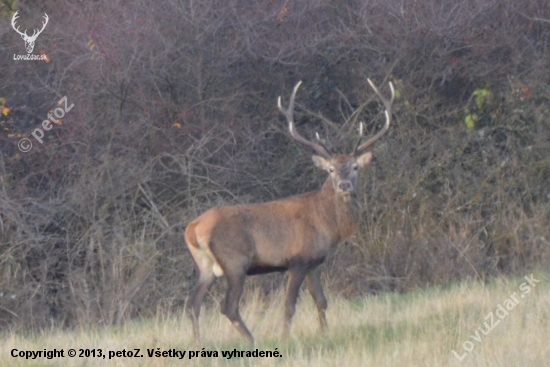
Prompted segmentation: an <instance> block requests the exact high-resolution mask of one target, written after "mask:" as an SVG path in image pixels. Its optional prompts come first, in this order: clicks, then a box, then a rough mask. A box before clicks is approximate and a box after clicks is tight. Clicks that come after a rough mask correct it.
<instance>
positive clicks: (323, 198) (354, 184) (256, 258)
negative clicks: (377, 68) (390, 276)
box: [185, 79, 395, 344]
mask: <svg viewBox="0 0 550 367" xmlns="http://www.w3.org/2000/svg"><path fill="white" fill-rule="evenodd" d="M301 83H302V82H301V81H300V82H298V83H297V84H296V86H295V87H294V89H293V91H292V94H291V96H290V101H289V105H288V108H287V109H284V108H283V106H282V103H281V97H280V96H279V98H278V102H277V106H278V108H279V110H280V111H281V112H282V114H283V115H284V116H285V117H286V120H287V122H288V129H289V131H290V136H291V137H292V138H293V139H294V140H295V141H296V142H298V143H300V144H302V145H303V146H305V147H306V148H309V149H311V150H313V152H314V154H313V156H312V159H313V163H314V165H315V166H317V167H318V168H320V169H323V170H325V171H327V172H328V177H327V179H326V181H325V183H324V184H323V185H322V187H321V188H320V189H319V190H317V191H313V192H308V193H305V194H300V195H296V196H291V197H288V198H284V199H280V200H276V201H271V202H265V203H255V204H240V205H233V206H216V207H213V208H211V209H209V210H207V211H206V212H204V213H203V214H202V215H200V216H199V217H197V218H196V219H195V220H193V221H191V222H190V223H189V224H188V226H187V228H186V230H185V241H186V244H187V247H188V248H189V251H190V252H191V255H192V257H193V260H194V262H195V267H196V270H197V272H198V280H197V283H196V285H195V287H194V289H193V290H192V291H191V293H190V297H189V302H190V305H189V310H190V314H191V315H190V316H191V320H192V325H193V334H194V340H195V343H196V344H199V343H200V333H199V316H200V311H201V305H202V303H203V300H204V298H205V296H206V294H207V293H208V291H209V289H210V287H211V286H212V284H213V283H214V281H215V280H216V278H219V277H222V276H225V278H226V283H227V284H226V286H227V288H226V293H225V299H224V300H223V302H222V303H221V307H220V308H221V313H222V314H223V315H225V316H226V317H227V318H228V319H229V321H230V322H231V323H232V325H233V326H234V327H235V328H236V329H237V331H238V332H239V333H240V334H241V335H242V336H243V337H244V338H245V339H246V340H247V341H248V342H250V343H251V344H254V337H253V336H252V334H251V333H250V331H249V330H248V328H247V327H246V325H245V323H244V321H243V320H242V318H241V315H240V313H239V301H240V299H241V296H242V293H243V289H244V284H245V278H246V276H248V275H254V274H265V273H270V272H284V271H287V272H288V282H287V285H286V290H285V301H284V325H283V337H285V336H288V335H289V333H290V328H291V321H292V317H293V316H294V313H295V310H296V301H297V298H298V294H299V291H300V288H301V285H302V283H303V282H304V280H305V283H306V286H307V289H308V291H309V293H310V294H311V296H312V298H313V300H314V303H315V305H316V308H317V312H318V318H319V322H320V328H321V330H325V329H326V328H327V320H326V310H327V306H328V304H327V298H326V297H325V294H324V291H323V286H322V283H321V276H320V267H319V265H320V264H321V263H323V262H324V260H325V258H326V257H327V255H328V254H329V252H330V250H331V249H332V248H334V247H335V246H337V245H338V244H340V243H343V242H344V241H345V240H347V239H348V238H349V237H351V236H352V235H353V234H354V233H355V232H356V230H357V228H358V225H359V219H360V215H361V213H362V205H361V202H360V199H359V195H358V172H359V171H360V170H361V169H363V168H365V167H366V166H367V165H368V164H369V163H370V162H371V159H372V152H371V151H370V150H369V148H370V147H371V146H372V145H373V144H374V143H375V142H376V141H378V140H379V139H380V138H381V137H382V136H383V135H384V134H385V133H386V131H387V130H388V128H389V126H390V122H391V118H392V104H393V100H394V98H395V92H394V88H393V85H392V83H391V82H389V87H390V90H391V97H390V99H386V98H385V97H384V96H383V95H382V94H381V93H380V91H379V90H378V88H377V87H376V86H375V85H374V83H373V82H372V81H371V80H370V79H368V83H369V84H370V86H371V88H372V89H373V90H374V92H375V93H376V95H377V96H378V98H379V99H380V101H381V102H382V104H383V105H384V108H385V115H386V116H385V124H384V126H383V128H382V129H381V130H380V131H379V132H378V133H377V134H376V135H374V136H373V137H372V138H370V139H369V140H367V141H365V142H363V143H361V141H362V140H363V123H361V124H360V128H359V138H358V140H357V143H356V144H355V149H354V150H353V152H352V153H351V154H344V155H335V154H332V153H331V152H330V151H329V149H328V148H327V147H326V146H325V145H324V144H323V143H322V142H321V139H320V138H319V134H317V135H316V136H317V140H316V141H309V140H307V139H306V138H304V137H303V136H302V135H300V133H298V131H296V127H295V124H294V100H295V98H296V92H297V91H298V88H299V87H300V85H301Z"/></svg>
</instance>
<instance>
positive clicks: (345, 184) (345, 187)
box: [338, 181, 352, 192]
mask: <svg viewBox="0 0 550 367" xmlns="http://www.w3.org/2000/svg"><path fill="white" fill-rule="evenodd" d="M351 188H352V186H351V182H350V181H340V182H338V189H339V190H340V191H344V192H346V191H351Z"/></svg>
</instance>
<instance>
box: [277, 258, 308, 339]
mask: <svg viewBox="0 0 550 367" xmlns="http://www.w3.org/2000/svg"><path fill="white" fill-rule="evenodd" d="M306 273H307V271H306V269H305V268H304V267H303V266H297V267H294V268H290V269H289V271H288V274H289V277H288V283H287V287H286V300H285V324H284V329H283V336H288V334H289V333H290V325H291V323H292V317H293V316H294V313H295V312H296V301H297V300H298V294H299V293H300V286H301V285H302V283H303V282H304V278H305V276H306Z"/></svg>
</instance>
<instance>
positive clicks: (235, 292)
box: [221, 273, 254, 344]
mask: <svg viewBox="0 0 550 367" xmlns="http://www.w3.org/2000/svg"><path fill="white" fill-rule="evenodd" d="M225 275H226V279H227V292H226V294H225V301H224V303H223V304H222V309H221V312H222V314H224V315H225V316H227V318H228V319H229V321H231V323H232V324H233V326H234V327H235V329H237V330H238V331H239V333H241V335H242V336H243V337H244V338H245V339H246V340H248V341H249V342H250V343H252V344H254V337H253V336H252V334H251V333H250V331H249V330H248V328H247V327H246V325H245V324H244V322H243V319H242V318H241V315H240V313H239V301H240V299H241V295H242V293H243V289H244V281H245V277H246V274H245V273H239V274H227V273H226V274H225Z"/></svg>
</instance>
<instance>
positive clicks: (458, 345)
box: [0, 272, 550, 367]
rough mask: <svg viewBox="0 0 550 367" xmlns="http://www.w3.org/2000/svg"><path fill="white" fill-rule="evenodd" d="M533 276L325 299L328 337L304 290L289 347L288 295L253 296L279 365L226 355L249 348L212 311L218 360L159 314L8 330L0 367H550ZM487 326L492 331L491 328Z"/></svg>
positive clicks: (206, 329)
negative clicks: (284, 324) (53, 353)
mask: <svg viewBox="0 0 550 367" xmlns="http://www.w3.org/2000/svg"><path fill="white" fill-rule="evenodd" d="M529 276H530V274H529ZM533 277H534V280H531V283H532V284H530V283H529V282H528V281H527V280H526V279H524V278H511V279H497V280H493V281H492V282H490V283H489V284H485V285H484V284H481V283H477V282H464V283H461V284H458V285H454V286H450V287H446V288H429V289H423V290H418V291H414V292H410V293H407V294H395V293H388V294H380V295H377V296H372V297H368V298H365V299H362V300H356V301H347V300H344V299H334V298H330V297H329V311H328V320H329V330H328V331H327V332H326V333H324V334H321V333H319V331H318V323H317V315H316V310H315V306H314V305H313V302H312V301H311V299H310V297H309V295H308V294H307V293H306V292H303V293H302V297H301V298H300V301H299V303H298V307H297V312H296V316H295V318H294V325H293V333H292V336H291V337H290V338H288V339H286V340H284V339H281V338H280V334H281V330H282V328H281V319H282V310H283V306H282V299H283V297H282V294H277V295H274V296H272V297H269V298H268V299H266V298H265V297H260V296H259V295H258V294H255V293H251V294H250V293H249V294H248V296H247V299H246V301H244V302H243V306H242V314H243V318H244V319H245V320H246V322H247V324H248V326H249V327H250V329H251V331H252V333H253V334H254V336H255V337H256V341H257V342H256V346H255V348H257V349H258V350H264V351H272V352H273V351H274V350H275V348H277V351H278V352H279V353H280V354H281V355H282V357H277V358H275V357H271V358H259V357H242V358H231V359H227V357H225V358H224V357H223V356H222V353H221V352H222V351H233V350H234V349H237V350H247V349H248V347H247V345H246V344H244V343H243V342H242V341H241V339H240V337H239V335H238V333H237V331H235V330H234V329H233V327H232V326H231V325H230V323H229V321H228V320H227V319H225V317H223V316H221V315H220V313H219V311H218V308H210V309H209V308H207V309H204V310H203V315H202V318H201V330H202V334H203V345H202V347H204V348H205V349H204V350H205V351H211V352H212V351H216V352H217V353H218V355H219V356H218V357H217V358H216V357H200V356H199V357H193V358H192V359H191V360H190V359H189V351H190V350H194V351H196V352H199V349H197V348H193V340H192V332H191V323H190V321H189V320H188V319H187V317H166V318H160V317H159V318H157V319H150V320H141V321H134V322H131V323H127V324H125V325H123V326H120V327H111V328H102V329H97V330H88V331H84V330H82V331H74V332H61V331H59V332H55V331H54V332H44V333H40V334H32V335H28V334H18V333H6V332H4V333H3V334H0V335H2V339H1V341H0V353H1V354H0V365H1V366H25V367H30V366H104V365H109V366H183V365H192V366H226V365H228V366H346V367H347V366H510V367H519V366H550V292H549V291H550V276H549V275H546V274H545V275H543V274H541V273H536V272H535V274H534V275H533ZM536 280H540V282H538V283H537V282H536ZM527 287H528V288H527ZM527 289H528V290H529V292H528V293H527V292H526V290H527ZM522 296H523V297H522ZM514 299H515V300H517V302H516V301H514ZM507 307H508V308H507ZM491 315H492V320H491ZM485 323H486V324H485ZM491 323H492V324H493V326H494V328H493V329H492V330H490V331H489V329H490V326H491ZM485 334H486V335H485ZM54 348H57V349H58V350H59V349H63V350H64V355H65V357H64V358H54V359H46V358H37V359H34V360H31V359H29V360H27V359H25V358H24V357H17V358H14V357H12V356H11V353H12V350H13V349H18V351H43V350H44V349H46V350H53V349H54ZM69 348H74V349H75V350H76V351H77V355H78V354H79V353H80V352H79V349H84V350H85V349H89V350H90V349H95V353H96V355H97V354H98V353H99V351H98V349H101V350H102V353H103V354H107V356H106V358H105V359H103V358H101V357H100V358H98V357H95V358H94V357H87V358H86V357H78V356H77V357H74V358H70V357H68V356H67V353H68V350H69ZM135 348H139V349H140V352H139V354H141V355H143V357H140V358H129V357H117V358H114V359H111V360H109V357H108V353H109V351H122V350H124V349H125V350H126V351H130V350H132V351H133V350H134V349H135ZM156 348H160V351H168V350H170V349H175V350H178V351H187V353H186V354H185V356H184V358H183V359H182V360H180V359H178V358H171V357H149V356H148V353H147V349H151V350H155V351H156V350H157V349H156ZM453 350H454V351H455V353H453V352H452V351H453ZM468 350H470V351H468ZM15 353H19V352H15ZM83 353H85V352H83ZM198 354H199V355H200V353H198ZM455 354H456V355H455ZM460 358H461V360H460Z"/></svg>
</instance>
